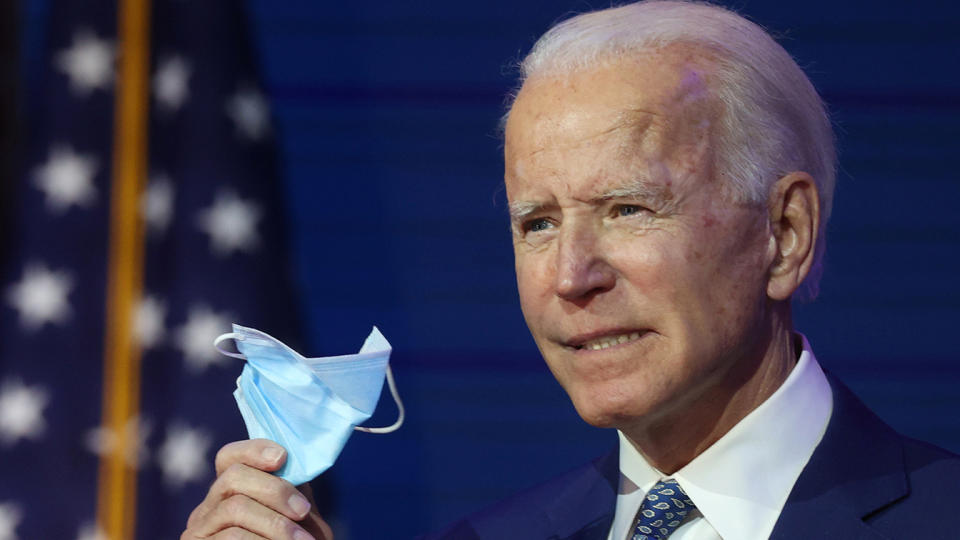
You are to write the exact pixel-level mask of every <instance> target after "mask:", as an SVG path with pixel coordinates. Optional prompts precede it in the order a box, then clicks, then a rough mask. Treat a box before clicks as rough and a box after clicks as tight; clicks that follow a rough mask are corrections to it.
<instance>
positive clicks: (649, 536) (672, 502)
mask: <svg viewBox="0 0 960 540" xmlns="http://www.w3.org/2000/svg"><path fill="white" fill-rule="evenodd" d="M694 508H696V506H694V504H693V501H691V500H690V498H689V497H687V494H686V493H684V492H683V488H681V487H680V484H678V483H677V481H676V480H672V479H671V480H665V481H663V482H658V483H657V485H655V486H653V488H651V489H650V492H649V493H647V497H646V498H645V499H643V504H641V505H640V510H639V511H638V512H637V519H636V522H635V523H636V525H635V526H634V527H633V536H632V537H630V540H663V539H664V538H666V537H668V536H670V533H672V532H673V531H675V530H676V529H677V527H679V526H680V522H681V521H683V518H685V517H686V516H687V514H688V513H689V512H690V511H691V510H693V509H694Z"/></svg>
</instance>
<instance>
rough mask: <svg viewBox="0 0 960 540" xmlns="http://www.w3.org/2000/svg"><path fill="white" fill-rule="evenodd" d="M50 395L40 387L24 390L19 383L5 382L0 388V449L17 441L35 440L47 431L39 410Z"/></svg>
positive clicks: (47, 401) (27, 387) (23, 386)
mask: <svg viewBox="0 0 960 540" xmlns="http://www.w3.org/2000/svg"><path fill="white" fill-rule="evenodd" d="M49 402H50V395H49V393H48V392H47V390H46V389H45V388H43V387H42V386H27V385H25V384H23V381H21V380H20V379H7V380H5V381H4V382H3V386H0V446H12V445H13V444H15V443H16V442H17V441H19V440H20V439H38V438H40V436H41V435H43V432H44V431H45V430H46V429H47V424H46V422H45V421H44V419H43V409H44V408H45V407H46V406H47V403H49Z"/></svg>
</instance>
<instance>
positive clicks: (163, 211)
mask: <svg viewBox="0 0 960 540" xmlns="http://www.w3.org/2000/svg"><path fill="white" fill-rule="evenodd" d="M140 212H141V214H142V215H143V220H144V222H146V224H147V229H148V230H149V231H150V232H152V233H162V232H164V231H165V230H167V226H168V225H170V219H171V218H172V217H173V182H172V181H171V180H170V177H169V176H167V175H165V174H158V175H156V176H154V177H153V178H151V179H150V183H149V184H148V185H147V189H146V190H144V192H143V195H142V198H141V199H140Z"/></svg>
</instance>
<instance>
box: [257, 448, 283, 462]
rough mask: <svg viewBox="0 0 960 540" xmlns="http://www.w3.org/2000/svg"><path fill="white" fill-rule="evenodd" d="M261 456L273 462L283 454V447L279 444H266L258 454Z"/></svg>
mask: <svg viewBox="0 0 960 540" xmlns="http://www.w3.org/2000/svg"><path fill="white" fill-rule="evenodd" d="M260 455H261V456H263V459H265V460H267V461H269V462H270V463H275V462H277V461H279V460H280V457H281V456H283V448H280V447H279V446H268V447H266V448H264V449H263V452H261V454H260Z"/></svg>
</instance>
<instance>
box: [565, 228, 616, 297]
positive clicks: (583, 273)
mask: <svg viewBox="0 0 960 540" xmlns="http://www.w3.org/2000/svg"><path fill="white" fill-rule="evenodd" d="M615 283H616V272H615V271H614V269H613V268H612V267H611V266H610V264H609V263H608V261H607V259H606V254H605V253H604V250H603V248H602V246H601V245H600V242H599V238H598V237H597V232H596V231H595V230H594V228H593V226H592V225H591V224H589V223H577V222H576V220H567V221H566V222H565V223H564V224H563V226H562V227H561V232H560V238H559V249H558V250H557V272H556V284H555V289H556V294H557V296H559V297H560V298H563V299H564V300H570V301H577V300H581V301H582V300H589V299H590V298H592V297H593V296H595V295H596V294H598V293H601V292H605V291H609V290H610V289H612V288H613V286H614V284H615Z"/></svg>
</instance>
